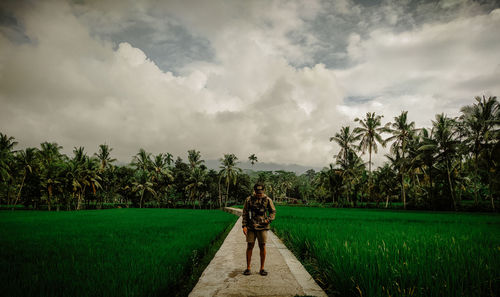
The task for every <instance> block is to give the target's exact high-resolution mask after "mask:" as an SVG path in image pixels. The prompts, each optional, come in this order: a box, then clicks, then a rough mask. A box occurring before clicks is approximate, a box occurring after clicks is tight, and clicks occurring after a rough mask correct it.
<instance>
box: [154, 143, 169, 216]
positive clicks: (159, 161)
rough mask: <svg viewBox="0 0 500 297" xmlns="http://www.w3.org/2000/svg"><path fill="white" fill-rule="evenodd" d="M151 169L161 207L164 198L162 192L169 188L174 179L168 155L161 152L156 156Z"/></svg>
mask: <svg viewBox="0 0 500 297" xmlns="http://www.w3.org/2000/svg"><path fill="white" fill-rule="evenodd" d="M151 169H152V176H151V182H152V183H153V188H154V189H155V191H156V194H157V195H156V197H157V198H158V201H157V202H158V207H159V206H160V203H161V198H162V195H161V192H164V191H165V190H166V189H167V188H168V185H169V183H170V182H171V181H172V180H173V179H174V178H173V176H172V172H171V171H170V169H169V168H168V165H167V155H164V154H162V153H160V154H158V155H156V156H154V158H153V161H152V162H151Z"/></svg>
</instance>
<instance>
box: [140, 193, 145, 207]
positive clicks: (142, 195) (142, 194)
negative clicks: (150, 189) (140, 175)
mask: <svg viewBox="0 0 500 297" xmlns="http://www.w3.org/2000/svg"><path fill="white" fill-rule="evenodd" d="M143 197H144V190H142V193H141V200H140V201H139V208H142V198H143Z"/></svg>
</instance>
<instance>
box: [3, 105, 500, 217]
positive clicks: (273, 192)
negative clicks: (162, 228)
mask: <svg viewBox="0 0 500 297" xmlns="http://www.w3.org/2000/svg"><path fill="white" fill-rule="evenodd" d="M475 100H476V101H475V103H473V104H471V105H467V106H464V107H463V108H462V109H461V114H460V116H459V117H457V118H450V117H448V116H446V115H444V114H438V115H436V117H435V120H433V121H432V127H427V128H417V127H415V123H414V122H411V121H409V120H408V112H407V111H403V112H401V114H400V115H399V116H397V117H395V118H394V119H393V120H392V121H391V122H386V123H384V122H383V116H381V115H376V114H375V113H370V112H369V113H367V114H366V118H364V119H359V118H356V119H355V122H357V123H358V124H359V126H358V127H354V128H351V127H350V126H344V127H342V128H341V130H340V131H339V132H337V133H335V135H334V136H332V137H331V138H330V141H332V142H335V143H337V144H338V146H339V147H340V150H339V152H338V154H337V155H336V156H335V163H332V164H329V165H328V166H327V167H325V168H324V169H323V170H321V171H320V172H315V171H314V170H312V169H311V170H309V171H307V172H305V173H304V174H302V175H300V176H297V174H296V173H294V172H286V171H259V172H254V171H252V170H249V171H246V172H245V171H242V170H241V169H240V168H238V157H236V155H234V154H224V155H223V157H222V158H220V162H221V165H220V167H219V168H218V171H216V170H213V169H211V170H209V169H208V168H207V167H206V166H205V165H204V160H203V159H202V157H201V153H200V151H197V150H189V151H188V154H187V162H184V161H183V160H182V159H181V158H180V157H177V159H176V160H175V161H174V159H173V156H172V154H170V153H160V154H158V155H151V153H148V152H146V151H145V150H143V149H140V150H139V152H138V153H137V154H136V155H135V156H133V158H132V162H131V163H130V164H128V165H124V166H116V165H114V164H113V163H114V162H115V160H114V159H113V158H112V157H111V152H112V148H110V147H109V146H107V145H105V144H102V145H100V146H99V148H98V151H97V152H96V153H95V154H94V155H93V156H88V155H87V154H86V153H85V151H84V148H83V147H75V148H74V151H73V156H66V155H64V154H62V153H61V152H60V151H61V149H62V148H61V147H60V146H59V145H58V144H57V143H50V142H44V143H42V144H41V145H40V148H26V149H24V150H19V151H16V150H15V147H16V144H17V143H16V142H15V139H14V138H13V137H10V136H7V135H5V134H2V133H0V204H3V205H11V207H12V208H15V206H16V205H19V204H22V205H24V206H25V207H29V208H35V209H41V208H43V209H45V208H47V209H49V210H51V209H60V208H61V209H68V210H70V209H83V208H87V209H88V208H95V207H97V208H102V207H103V206H104V205H105V203H108V205H109V204H114V205H116V204H121V205H122V206H126V207H129V206H133V207H192V208H195V207H199V208H215V207H221V206H222V205H228V204H233V203H241V202H242V200H243V199H244V198H245V197H246V196H247V195H248V194H249V193H250V192H251V190H252V183H253V182H255V181H260V182H263V183H265V184H266V188H267V193H268V195H269V196H270V197H271V198H272V199H274V200H275V201H276V202H299V203H310V202H313V203H331V204H332V205H333V206H335V207H359V206H360V205H366V204H367V203H369V204H375V206H376V207H379V206H382V207H386V208H388V207H391V204H392V203H393V202H396V203H402V208H404V209H407V208H411V209H433V210H463V209H465V210H496V209H498V207H497V206H496V204H498V200H499V196H500V141H499V140H500V129H499V128H500V107H499V103H498V101H497V99H496V97H489V98H485V97H483V98H480V97H477V98H475ZM380 146H386V147H387V146H389V147H390V153H389V154H387V155H386V157H387V160H388V161H387V162H386V163H385V164H383V165H382V166H380V167H378V168H376V169H373V168H372V158H373V155H374V154H376V153H377V152H378V150H379V147H380ZM364 154H368V161H367V162H366V161H365V160H363V155H364ZM248 160H249V161H250V162H251V164H252V165H253V164H255V162H258V158H257V156H256V155H255V154H251V155H250V156H249V157H248ZM471 202H472V203H471Z"/></svg>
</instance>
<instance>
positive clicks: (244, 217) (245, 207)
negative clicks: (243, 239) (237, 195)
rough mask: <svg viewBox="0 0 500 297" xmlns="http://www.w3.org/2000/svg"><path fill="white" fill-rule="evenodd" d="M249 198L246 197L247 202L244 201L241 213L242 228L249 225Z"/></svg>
mask: <svg viewBox="0 0 500 297" xmlns="http://www.w3.org/2000/svg"><path fill="white" fill-rule="evenodd" d="M247 200H248V199H245V202H244V203H243V214H242V215H241V216H242V220H241V227H242V228H245V227H247V225H248V205H247Z"/></svg>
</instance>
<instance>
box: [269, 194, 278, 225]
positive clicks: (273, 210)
mask: <svg viewBox="0 0 500 297" xmlns="http://www.w3.org/2000/svg"><path fill="white" fill-rule="evenodd" d="M267 198H268V199H269V203H268V204H267V210H268V211H269V217H268V218H267V220H268V221H269V223H271V222H272V221H274V219H275V218H276V207H274V203H273V201H272V200H271V198H269V197H267Z"/></svg>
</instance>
